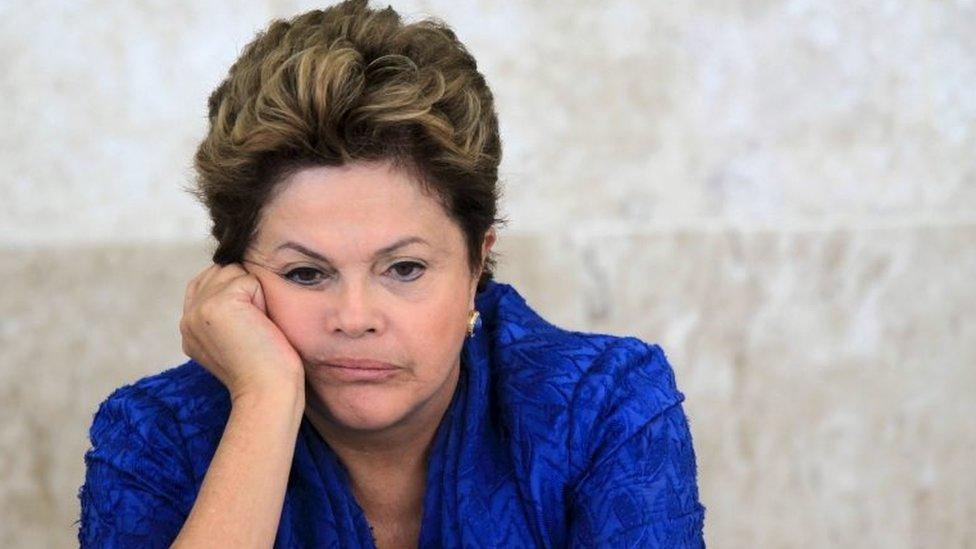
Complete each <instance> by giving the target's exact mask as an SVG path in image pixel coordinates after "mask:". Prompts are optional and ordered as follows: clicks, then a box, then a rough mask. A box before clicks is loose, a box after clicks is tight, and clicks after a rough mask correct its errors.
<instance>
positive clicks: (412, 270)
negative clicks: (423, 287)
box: [390, 261, 427, 282]
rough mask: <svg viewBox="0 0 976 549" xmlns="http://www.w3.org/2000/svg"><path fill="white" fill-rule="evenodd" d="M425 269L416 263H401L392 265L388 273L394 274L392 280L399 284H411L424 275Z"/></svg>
mask: <svg viewBox="0 0 976 549" xmlns="http://www.w3.org/2000/svg"><path fill="white" fill-rule="evenodd" d="M426 269H427V268H426V267H424V266H423V265H422V264H420V263H417V262H416V261H401V262H399V263H394V264H393V266H392V267H390V271H394V272H395V276H394V278H396V279H398V280H399V281H401V282H413V281H414V280H417V279H418V278H420V276H421V275H423V274H424V271H425V270H426Z"/></svg>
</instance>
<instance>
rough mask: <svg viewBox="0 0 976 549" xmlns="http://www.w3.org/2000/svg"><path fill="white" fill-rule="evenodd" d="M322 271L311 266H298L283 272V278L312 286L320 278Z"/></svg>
mask: <svg viewBox="0 0 976 549" xmlns="http://www.w3.org/2000/svg"><path fill="white" fill-rule="evenodd" d="M322 275H323V273H322V271H320V270H318V269H313V268H311V267H298V268H297V269H292V270H290V271H288V272H287V273H285V278H286V279H288V280H290V281H292V282H294V283H296V284H301V285H302V286H313V285H315V284H317V283H318V282H319V281H320V280H321V279H322Z"/></svg>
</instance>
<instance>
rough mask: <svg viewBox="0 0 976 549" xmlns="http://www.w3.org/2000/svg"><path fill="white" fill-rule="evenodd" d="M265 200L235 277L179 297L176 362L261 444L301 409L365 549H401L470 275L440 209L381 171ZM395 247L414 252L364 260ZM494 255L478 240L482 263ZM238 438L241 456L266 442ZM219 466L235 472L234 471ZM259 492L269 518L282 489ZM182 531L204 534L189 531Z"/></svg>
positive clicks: (287, 427)
mask: <svg viewBox="0 0 976 549" xmlns="http://www.w3.org/2000/svg"><path fill="white" fill-rule="evenodd" d="M277 191H278V192H277V193H276V194H275V196H274V197H273V198H272V200H271V201H270V202H269V203H268V204H267V205H266V206H265V208H264V209H263V211H262V214H261V218H260V222H259V225H258V231H257V234H256V237H255V239H254V241H253V242H252V244H251V246H250V247H249V249H248V250H247V253H246V254H245V256H244V262H243V266H242V265H228V266H225V267H219V266H212V267H211V268H210V269H208V270H206V271H204V272H203V273H201V274H200V275H199V276H198V277H197V278H196V279H194V281H191V283H190V285H189V286H188V290H187V301H186V303H185V306H184V319H183V321H182V322H181V331H182V333H183V336H184V351H185V352H187V354H188V355H189V356H191V357H193V358H196V359H197V360H198V361H199V362H200V363H201V364H204V365H205V366H206V367H207V368H208V369H210V370H211V371H213V372H214V373H215V375H217V377H219V378H220V379H221V381H223V382H224V383H225V385H227V387H228V389H229V390H230V392H231V395H232V398H233V401H234V403H235V408H240V409H241V412H240V414H239V416H241V417H242V418H243V417H244V415H245V414H246V413H248V411H250V413H252V414H253V417H255V418H256V417H264V418H268V417H272V416H273V417H280V418H281V423H280V425H281V426H282V428H281V429H278V430H277V431H275V433H277V434H275V435H271V434H269V435H268V436H269V437H275V436H277V437H278V438H275V439H274V440H281V438H282V437H284V438H285V440H287V437H288V436H291V429H297V423H296V421H295V419H296V416H297V417H298V418H300V417H301V416H300V415H296V414H295V413H294V410H296V409H301V408H302V407H301V406H300V407H299V408H296V407H295V403H296V402H298V403H299V404H301V403H302V402H303V403H304V406H303V408H304V410H303V411H304V414H305V415H306V416H307V417H308V418H309V420H310V422H311V423H312V425H314V426H315V428H316V429H317V430H318V432H319V433H320V434H321V435H322V437H323V438H324V439H325V440H326V441H327V442H328V443H329V445H330V447H331V448H332V449H333V450H334V451H335V452H336V454H337V455H338V457H339V458H340V460H341V461H342V462H343V464H344V465H345V466H346V468H347V469H348V471H349V474H350V479H351V481H352V488H353V492H354V495H355V496H356V499H357V501H358V502H359V504H360V506H361V507H362V508H363V510H364V512H365V513H366V516H367V518H368V519H369V521H370V524H371V525H372V526H373V528H374V536H375V537H376V539H377V543H378V544H379V545H380V546H381V547H384V546H387V547H390V546H397V547H403V546H404V543H405V541H406V540H411V542H412V543H416V540H417V537H418V536H419V529H420V519H421V512H422V502H423V493H424V488H425V482H426V459H427V452H428V450H429V446H430V442H431V440H432V438H433V435H434V432H435V431H436V428H437V426H438V424H439V423H440V420H441V418H442V417H443V415H444V412H445V411H446V409H447V407H448V405H449V404H450V401H451V398H452V396H453V393H454V390H455V387H456V385H457V380H458V374H459V369H460V352H461V348H462V346H463V343H464V338H465V337H466V336H467V323H468V315H469V312H470V311H471V310H472V309H473V308H474V297H475V293H476V290H477V282H478V276H479V275H480V270H478V271H477V272H472V270H471V268H470V265H469V263H468V259H467V249H466V244H465V240H464V235H463V233H462V231H461V229H460V227H459V226H458V225H457V224H456V223H455V222H454V221H453V220H452V219H451V218H450V217H449V216H448V215H447V212H446V211H445V209H444V208H443V207H442V205H441V204H440V202H439V201H438V200H437V199H436V198H435V197H433V196H431V195H429V194H427V193H425V192H424V191H423V190H422V188H421V187H420V186H419V185H418V184H417V182H416V181H414V180H413V179H412V177H411V175H409V173H408V172H406V171H403V170H400V169H398V168H395V167H393V166H392V165H391V164H389V163H387V162H371V163H356V164H349V165H346V166H339V167H331V166H330V167H309V168H304V169H302V170H299V171H297V172H295V173H293V174H292V175H291V176H290V177H288V178H287V179H285V180H284V181H283V182H282V183H281V184H280V187H279V188H278V189H277ZM410 237H416V238H417V239H419V240H422V241H423V242H420V241H413V242H409V243H407V244H405V245H402V246H399V247H397V248H395V249H392V250H390V251H388V252H387V253H385V254H382V255H376V252H377V250H380V249H382V248H387V247H389V246H390V245H392V244H394V243H397V242H401V241H403V240H404V239H406V238H410ZM494 241H495V233H494V230H491V231H489V232H488V234H486V236H485V240H484V242H483V246H482V257H485V255H487V252H488V251H489V250H490V249H491V246H492V245H493V244H494ZM342 358H353V359H370V360H378V361H382V362H386V363H390V364H392V365H394V366H395V367H396V370H395V372H394V373H393V374H392V375H391V376H389V377H387V378H385V379H382V380H365V381H364V380H350V379H347V378H345V377H343V376H342V375H341V374H340V373H339V372H338V371H336V370H335V368H332V367H329V366H328V364H329V363H330V362H331V361H336V360H339V359H342ZM270 395H274V396H270ZM282 395H288V398H284V397H282ZM292 397H294V398H292ZM239 404H240V405H239ZM272 408H273V409H274V410H277V411H280V412H281V413H280V414H278V415H275V414H276V412H273V411H271V410H272ZM258 409H260V410H261V411H260V412H258V411H257V410H258ZM285 410H288V412H284V411H285ZM233 414H234V412H232V420H234V419H235V418H234V416H233ZM268 414H271V416H269V415H268ZM247 421H248V420H247V419H240V420H239V422H240V424H241V425H245V424H247ZM251 421H252V422H253V420H251ZM269 423H273V422H269ZM240 433H241V434H240V436H241V437H243V438H242V440H243V441H245V442H240V443H239V445H241V446H243V445H244V444H254V445H260V444H262V443H268V442H269V441H270V440H272V438H266V439H263V440H262V441H257V440H256V439H254V435H253V434H251V432H250V431H248V430H247V429H246V428H245V427H241V428H240ZM224 436H225V438H226V437H228V433H227V432H225V435H224ZM248 437H250V438H248ZM292 440H293V437H292ZM221 444H222V445H223V439H222V443H221ZM221 449H222V448H218V456H219V455H221ZM226 454H227V457H226V465H225V467H226V470H227V471H234V465H233V464H234V463H235V460H237V459H238V458H235V457H234V455H235V452H234V451H233V450H230V449H228V450H227V452H226ZM240 459H243V458H240ZM217 461H218V460H217V458H216V457H215V462H217ZM287 461H290V454H289V455H288V456H285V455H282V456H278V458H277V461H276V462H275V464H271V463H267V464H264V467H265V470H267V471H268V474H271V475H273V474H281V473H283V474H284V476H287V468H286V465H287ZM213 467H214V465H212V466H211V468H213ZM271 471H277V473H272V472H271ZM215 476H217V475H216V474H215ZM265 476H267V475H265ZM209 477H210V471H208V479H207V480H205V482H204V488H207V482H208V480H209ZM285 480H286V479H285ZM217 482H218V481H216V480H215V481H214V482H213V483H212V484H213V487H214V488H213V490H212V492H213V493H214V494H216V493H217V492H218V490H220V487H219V485H218V483H217ZM227 486H228V487H227V489H228V490H229V489H230V488H229V486H230V484H229V483H228V485H227ZM265 490H266V491H265V492H264V494H265V495H267V496H268V497H269V499H268V500H267V501H269V502H271V504H272V507H273V506H274V503H275V502H278V501H279V499H280V498H281V497H283V491H284V480H280V481H279V482H278V483H277V484H275V485H274V486H269V487H266V488H265ZM203 491H204V490H202V494H201V496H202V495H203ZM271 496H273V497H271ZM255 497H256V496H255ZM199 499H200V498H198V503H199ZM212 499H213V500H214V501H217V500H218V499H219V498H218V496H216V495H214V496H213V498H212ZM251 499H252V500H253V497H252V498H251ZM277 510H278V512H279V513H280V503H277ZM225 511H226V509H225ZM194 513H196V506H195V507H194ZM196 514H198V515H199V516H205V515H204V513H203V511H201V512H200V513H196ZM243 516H244V515H243V514H242V515H240V517H243ZM193 518H194V517H193V513H191V519H193ZM190 522H191V521H190V520H188V523H190ZM240 522H242V523H244V522H246V521H243V520H241V521H240ZM274 526H275V528H276V523H275V524H274ZM195 528H196V530H197V531H199V532H203V531H205V530H207V528H205V527H204V519H200V520H197V521H196V526H195ZM228 530H230V527H228ZM268 532H270V533H271V535H272V539H273V530H272V529H270V528H269V527H264V530H263V531H262V533H261V534H260V536H264V537H261V538H260V539H266V538H267V535H268ZM256 535H257V534H256ZM181 536H182V533H181ZM260 536H259V537H260Z"/></svg>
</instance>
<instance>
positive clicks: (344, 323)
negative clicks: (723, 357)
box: [330, 280, 381, 338]
mask: <svg viewBox="0 0 976 549" xmlns="http://www.w3.org/2000/svg"><path fill="white" fill-rule="evenodd" d="M371 291H372V290H371V289H370V288H369V287H368V284H366V283H362V282H358V281H349V280H346V281H343V282H341V283H340V284H339V285H338V289H337V295H336V302H335V308H334V310H333V311H332V315H330V316H331V324H332V326H331V327H330V331H331V332H333V333H336V334H338V333H342V334H345V335H346V336H348V337H353V338H358V337H362V336H363V335H364V334H368V333H370V332H372V333H376V332H377V331H379V329H380V327H381V315H380V312H379V311H378V310H377V308H376V304H375V303H374V302H373V296H372V294H371Z"/></svg>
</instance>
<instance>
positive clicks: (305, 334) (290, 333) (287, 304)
mask: <svg viewBox="0 0 976 549" xmlns="http://www.w3.org/2000/svg"><path fill="white" fill-rule="evenodd" d="M265 287H266V288H267V289H266V290H265V292H264V298H265V302H266V303H267V306H268V317H269V318H270V319H271V321H272V322H274V323H275V325H277V326H278V328H279V329H280V330H281V331H282V332H283V333H284V334H285V337H286V338H288V341H290V342H291V344H292V345H294V346H295V347H296V348H297V350H298V351H299V352H300V353H304V352H307V351H308V350H310V349H311V348H312V346H313V340H314V337H315V335H316V333H317V332H318V333H319V334H320V333H321V331H320V330H316V327H317V325H318V319H317V318H316V316H315V311H316V306H315V304H314V303H313V300H312V299H310V298H309V297H308V295H304V296H303V295H300V294H299V293H298V292H296V291H294V290H293V289H292V288H288V287H281V286H280V285H275V284H270V285H265ZM305 293H306V294H307V293H308V292H305Z"/></svg>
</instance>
